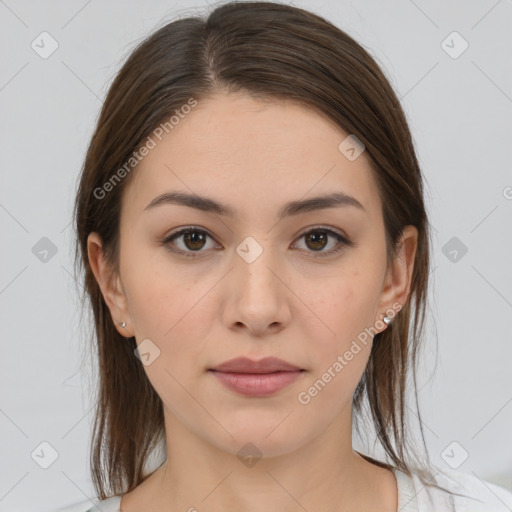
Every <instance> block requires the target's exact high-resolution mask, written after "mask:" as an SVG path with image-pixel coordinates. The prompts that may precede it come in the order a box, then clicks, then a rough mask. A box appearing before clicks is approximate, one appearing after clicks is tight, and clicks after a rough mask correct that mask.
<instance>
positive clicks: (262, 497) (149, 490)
mask: <svg viewBox="0 0 512 512" xmlns="http://www.w3.org/2000/svg"><path fill="white" fill-rule="evenodd" d="M347 135H348V134H347V133H344V132H343V131H342V130H341V129H340V128H339V127H338V126H336V125H335V124H334V123H332V122H331V121H330V120H328V119H327V118H326V117H324V116H322V115H320V114H318V113H317V112H314V111H312V110H310V109H306V108H304V107H302V106H298V105H297V104H294V103H291V102H288V101H287V102H277V101H273V102H265V103H264V102H261V101H256V100H255V99H252V98H250V97H248V96H246V95H243V94H241V93H237V94H226V93H218V94H216V95H215V96H214V97H212V98H210V99H208V100H205V101H202V102H200V103H199V104H198V106H197V107H195V108H194V109H193V110H192V112H191V113H189V114H188V115H187V116H186V117H185V118H184V119H182V120H180V123H179V124H178V125H177V126H176V127H175V128H174V129H173V130H172V131H171V132H170V133H169V134H167V135H165V137H164V138H163V140H162V141H161V142H159V143H158V145H157V146H156V147H155V148H154V149H152V150H151V151H150V153H149V154H148V155H147V156H146V157H145V158H144V160H143V161H142V162H141V163H140V164H139V167H138V168H137V169H136V171H133V172H135V175H134V176H133V178H134V180H133V181H132V182H131V183H130V184H129V186H128V187H127V188H126V189H125V191H124V195H123V204H122V211H121V224H120V236H121V243H120V275H119V276H114V279H112V280H110V279H109V276H110V269H109V268H108V267H107V265H106V264H105V261H104V259H103V253H102V244H101V239H100V237H99V236H98V234H97V233H91V234H90V235H89V239H88V248H89V259H90V262H91V266H92V269H93V272H94V274H95V276H96V279H97V280H98V283H99V284H100V287H101V290H102V293H103V296H104V298H105V301H106V303H107V305H108V307H109V309H110V312H111V315H112V319H113V320H114V323H115V325H116V328H117V329H118V331H119V332H120V333H121V334H122V335H123V336H126V337H129V336H135V338H136V341H137V344H140V343H141V342H142V340H145V339H147V338H149V339H150V340H151V342H152V343H154V345H155V346H157V347H158V348H159V350H160V356H159V357H157V358H156V359H155V360H154V361H153V362H152V363H151V364H150V365H148V366H144V370H145V371H146V373H147V376H148V378H149V380H150V382H151V384H152V385H153V386H154V388H155V390H156V391H157V393H158V394H159V396H160V397H161V399H162V401H163V404H164V411H165V424H166V438H167V461H171V462H170V463H169V464H167V463H165V464H164V465H162V466H161V467H160V468H159V469H158V470H157V471H156V472H155V473H153V474H152V475H151V476H150V477H149V478H148V479H147V480H146V481H144V482H143V483H142V484H140V485H139V486H138V487H137V488H136V489H135V490H133V491H132V492H130V493H127V494H125V495H124V496H123V499H122V502H121V509H122V512H132V511H133V512H135V511H137V510H139V511H140V510H145V511H148V512H149V511H155V512H156V511H160V512H171V511H173V512H174V511H177V510H181V511H190V512H192V511H193V510H195V509H197V510H201V511H218V510H244V511H246V512H262V511H267V510H282V511H284V512H299V511H301V512H303V510H304V509H306V510H310V511H313V510H314V511H315V512H327V511H332V510H345V511H354V512H355V511H357V512H365V511H368V512H370V511H375V510H377V509H378V510H380V511H382V512H396V510H397V508H398V497H397V488H396V479H395V477H394V475H393V473H392V472H391V471H388V470H387V469H383V468H380V467H378V466H376V465H374V464H372V463H370V462H368V461H366V460H365V459H363V458H362V457H361V456H360V455H359V454H358V453H357V452H356V451H354V450H353V448H352V431H351V424H352V410H351V403H352V395H353V392H354V390H355V388H356V386H357V384H358V382H359V381H360V379H361V376H362V373H363V371H364V368H365V366H366V363H367V361H368V357H369V354H370V350H371V342H372V338H371V336H370V337H369V342H368V343H367V344H366V345H363V344H360V345H361V348H362V349H361V351H360V352H358V354H357V355H355V356H354V358H353V359H352V360H351V361H350V362H349V363H348V364H347V365H346V366H345V367H344V368H343V370H342V371H341V372H339V373H338V374H337V375H336V377H335V378H333V379H332V380H331V381H330V382H329V383H328V384H327V385H326V386H325V387H324V389H323V390H322V391H321V392H320V393H318V394H317V396H315V397H314V398H312V399H311V401H310V402H309V403H308V404H307V405H303V404H301V403H300V402H299V401H298V399H297V396H298V394H299V393H300V392H301V391H304V390H307V389H308V388H309V387H310V386H311V385H312V384H313V383H314V382H315V381H316V380H317V379H319V378H321V376H322V374H324V373H325V372H326V370H327V369H328V368H329V367H331V366H332V365H333V363H334V362H335V361H336V359H337V357H338V355H340V354H344V353H345V352H346V351H347V350H348V349H349V348H350V346H351V343H352V342H353V340H355V339H357V335H358V334H359V333H361V332H362V331H364V329H365V328H370V327H371V326H376V325H379V326H380V328H378V329H376V331H377V332H378V331H382V330H384V329H385V328H386V324H383V323H382V322H379V323H378V324H377V321H379V320H381V319H382V318H383V315H384V314H386V312H387V311H389V310H392V309H393V304H396V303H398V304H400V305H403V304H404V303H405V302H406V300H407V297H408V294H409V289H410V283H411V276H412V269H413V262H414V255H415V252H416V246H417V230H416V228H415V227H413V226H406V228H405V229H404V232H403V236H402V240H401V245H400V250H399V253H398V256H397V258H396V260H395V261H394V262H393V264H392V265H391V267H390V269H389V270H388V269H387V268H386V253H385V248H386V247H385V231H384V223H383V218H382V206H381V203H380V199H379V195H378V189H377V185H376V182H375V179H374V177H373V174H372V172H371V169H370V164H369V160H368V158H367V155H366V153H365V152H363V153H362V154H361V156H360V157H358V158H357V159H356V160H354V161H350V160H348V159H347V158H346V157H345V156H344V155H343V154H342V153H341V152H340V151H339V150H338V145H339V144H340V142H341V141H342V140H343V139H345V137H346V136H347ZM168 191H183V192H188V193H190V192H192V193H195V194H198V195H205V196H209V197H212V198H213V199H215V200H217V201H218V202H221V203H223V204H226V205H229V206H231V207H232V208H234V209H235V211H236V212H237V213H236V215H235V216H234V217H233V218H229V217H222V216H219V215H216V214H213V213H207V212H204V211H199V210H196V209H193V208H191V207H187V206H183V205H175V204H166V205H161V206H158V207H156V208H154V209H150V210H146V211H145V210H144V208H145V207H146V205H148V204H149V202H150V201H151V200H152V199H154V198H155V197H157V196H158V195H160V194H162V193H164V192H168ZM333 191H343V192H345V193H347V194H350V195H352V196H354V197H356V198H357V199H358V200H359V201H360V202H361V203H362V205H363V206H364V208H365V211H362V210H359V209H357V208H354V207H350V206H344V207H334V208H328V209H323V210H318V211H312V212H306V213H301V214H299V215H296V216H290V217H286V218H284V219H281V220H278V219H277V212H278V210H279V209H280V208H281V207H282V205H283V204H284V203H286V202H288V201H292V200H300V199H304V198H310V197H313V196H316V195H323V194H327V193H331V192H333ZM189 226H197V227H198V228H201V229H203V230H204V231H206V232H207V233H208V234H209V235H210V237H206V239H205V241H204V242H203V244H201V243H197V242H196V243H195V244H194V243H191V242H190V241H188V244H187V239H186V237H184V236H181V237H180V238H178V239H175V240H174V242H169V244H168V245H169V246H171V247H172V246H173V244H174V247H175V248H177V249H181V250H182V251H188V252H189V253H191V252H194V248H198V249H197V250H198V251H202V252H199V254H197V250H196V256H198V257H196V258H191V257H186V256H182V255H179V254H174V253H172V252H170V251H169V249H168V248H166V247H165V246H164V245H162V240H163V239H164V238H165V237H166V235H169V234H171V233H173V232H176V231H178V228H185V227H189ZM317 227H331V228H332V229H334V230H335V231H337V232H340V234H344V235H346V236H347V237H348V238H349V239H350V240H352V241H353V242H354V244H355V245H354V246H352V247H349V246H345V247H343V248H342V249H341V251H340V252H339V253H337V254H333V255H332V256H326V257H321V256H319V252H318V251H320V252H323V253H325V254H327V253H328V252H330V251H331V250H332V249H334V248H335V247H336V244H337V240H336V238H334V237H332V236H330V237H329V238H328V240H326V241H325V246H322V244H321V243H318V242H317V243H316V244H315V243H314V240H311V237H307V236H303V234H304V233H306V232H307V231H309V230H310V229H312V228H317ZM247 236H251V237H253V238H254V239H255V240H256V241H257V242H258V244H259V245H260V246H261V248H262V250H263V252H262V253H261V255H260V256H259V257H258V258H257V259H256V260H255V261H253V262H251V263H248V262H247V261H246V260H244V259H243V258H242V257H240V256H239V255H238V253H237V252H236V249H237V247H238V246H239V245H240V244H241V242H242V241H243V240H244V239H245V238H246V237H247ZM216 248H217V249H216ZM122 321H125V322H126V327H125V328H124V329H123V328H121V327H120V326H119V325H118V323H117V322H122ZM269 355H270V356H277V357H280V358H282V359H284V360H285V361H288V362H290V363H292V364H295V365H297V366H299V367H300V368H303V369H305V370H306V371H305V372H303V373H302V375H301V376H300V377H299V379H297V380H296V381H295V382H293V383H292V384H291V385H289V386H288V387H285V388H284V389H282V390H280V391H279V392H277V393H275V394H274V395H272V396H270V397H266V398H254V397H252V398H251V397H245V396H242V395H239V394H237V393H235V392H233V391H231V390H229V389H227V388H226V387H224V386H223V385H222V384H221V383H220V382H218V381H217V379H216V378H215V377H214V376H213V375H212V374H211V373H209V372H208V371H207V369H208V368H212V367H214V366H215V365H218V364H220V363H222V362H224V361H227V360H229V359H231V358H233V357H237V356H247V357H251V358H253V359H259V358H261V357H264V356H269ZM247 442H251V443H253V444H254V445H255V446H256V447H257V448H258V449H259V450H260V452H261V454H262V456H261V458H260V459H259V460H258V461H257V463H256V464H254V465H252V466H251V467H248V466H246V465H244V464H242V463H241V461H240V460H239V458H238V457H237V453H238V452H239V450H240V449H241V448H242V447H243V446H244V445H245V444H246V443H247ZM192 507H194V508H192Z"/></svg>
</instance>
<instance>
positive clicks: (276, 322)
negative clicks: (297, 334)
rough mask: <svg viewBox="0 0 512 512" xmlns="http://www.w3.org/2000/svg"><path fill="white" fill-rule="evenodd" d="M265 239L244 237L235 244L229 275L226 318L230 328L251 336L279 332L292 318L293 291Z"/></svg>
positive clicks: (281, 266)
mask: <svg viewBox="0 0 512 512" xmlns="http://www.w3.org/2000/svg"><path fill="white" fill-rule="evenodd" d="M260 242H261V243H260ZM265 242H268V238H267V239H258V241H256V239H250V238H249V239H246V240H244V241H243V242H242V243H241V244H240V245H239V246H238V247H237V250H236V255H235V258H234V268H233V269H232V271H231V272H230V276H229V288H230V297H229V308H227V310H226V315H227V318H226V319H225V320H226V322H228V324H229V325H231V327H232V328H233V327H236V328H237V329H239V330H240V329H242V328H245V329H248V330H249V331H250V332H251V333H252V334H253V335H254V336H263V335H265V334H266V333H268V332H270V331H271V332H273V333H275V332H278V331H280V330H282V329H284V328H285V327H286V325H288V323H289V322H290V319H291V306H290V303H289V301H290V300H291V296H293V294H292V293H291V291H290V289H289V288H288V286H287V285H286V281H287V277H286V272H285V270H284V266H283V265H281V264H280V263H279V261H278V258H277V257H276V255H275V254H274V253H273V252H272V248H271V247H270V245H269V244H268V243H265Z"/></svg>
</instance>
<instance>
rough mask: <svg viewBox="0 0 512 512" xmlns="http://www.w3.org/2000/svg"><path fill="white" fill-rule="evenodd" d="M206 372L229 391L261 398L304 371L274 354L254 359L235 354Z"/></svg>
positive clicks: (287, 383)
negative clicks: (236, 356)
mask: <svg viewBox="0 0 512 512" xmlns="http://www.w3.org/2000/svg"><path fill="white" fill-rule="evenodd" d="M208 371H209V372H210V373H211V374H212V375H214V376H215V377H216V378H217V379H218V380H219V381H220V382H221V383H222V384H224V385H225V386H226V387H227V388H228V389H231V390H232V391H235V392H237V393H239V394H241V395H245V396H252V397H264V396H269V395H272V394H274V393H277V392H278V391H279V390H281V389H283V388H285V387H286V386H288V385H290V384H291V383H292V382H293V381H295V380H296V379H297V378H298V377H299V376H300V375H301V374H302V373H303V372H304V371H305V370H303V369H301V368H299V367H298V366H295V365H292V364H290V363H287V362H286V361H283V360H282V359H278V358H276V357H265V358H263V359H260V360H258V361H253V360H252V359H248V358H246V357H238V358H236V359H231V360H230V361H226V362H225V363H223V364H221V365H219V366H216V367H215V368H210V369H209V370H208Z"/></svg>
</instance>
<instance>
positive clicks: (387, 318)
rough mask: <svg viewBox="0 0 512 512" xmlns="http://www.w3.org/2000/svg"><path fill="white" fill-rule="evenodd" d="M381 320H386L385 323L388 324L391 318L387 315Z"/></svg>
mask: <svg viewBox="0 0 512 512" xmlns="http://www.w3.org/2000/svg"><path fill="white" fill-rule="evenodd" d="M383 320H384V322H386V324H387V325H389V324H390V323H391V318H389V316H387V315H386V316H385V317H384V318H383Z"/></svg>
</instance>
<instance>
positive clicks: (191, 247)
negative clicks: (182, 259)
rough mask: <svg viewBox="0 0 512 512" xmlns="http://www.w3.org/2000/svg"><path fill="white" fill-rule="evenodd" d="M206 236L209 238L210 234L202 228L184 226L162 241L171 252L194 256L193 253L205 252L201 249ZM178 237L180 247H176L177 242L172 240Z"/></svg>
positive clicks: (205, 242)
mask: <svg viewBox="0 0 512 512" xmlns="http://www.w3.org/2000/svg"><path fill="white" fill-rule="evenodd" d="M208 238H210V239H211V237H210V235H209V234H208V233H206V232H205V231H203V230H202V229H195V228H186V229H182V230H181V231H178V232H176V233H174V234H172V235H170V236H168V237H167V238H166V239H165V240H164V241H163V242H162V243H163V245H166V246H168V248H169V250H170V251H172V252H177V253H180V254H184V255H186V256H192V257H194V256H196V254H194V253H200V252H206V251H203V250H202V249H203V248H204V247H205V246H206V245H207V240H208ZM180 239H181V242H182V243H181V247H176V245H178V244H176V243H175V242H174V241H175V240H176V241H179V240H180Z"/></svg>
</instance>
